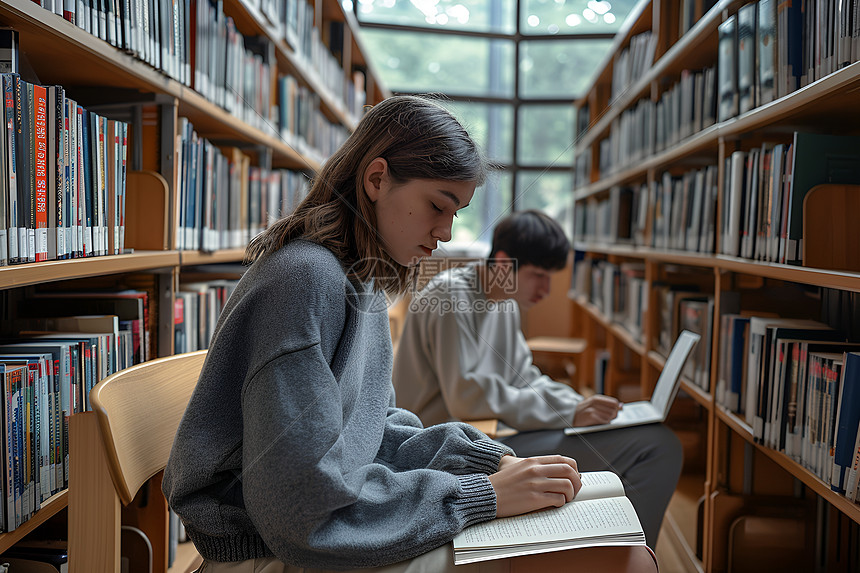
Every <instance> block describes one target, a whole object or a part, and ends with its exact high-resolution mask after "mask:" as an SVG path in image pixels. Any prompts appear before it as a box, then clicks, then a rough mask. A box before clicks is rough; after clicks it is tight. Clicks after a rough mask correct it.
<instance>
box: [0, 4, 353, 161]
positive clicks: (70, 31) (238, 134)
mask: <svg viewBox="0 0 860 573" xmlns="http://www.w3.org/2000/svg"><path fill="white" fill-rule="evenodd" d="M236 3H237V4H238V3H239V0H236ZM0 19H2V20H3V21H4V22H5V23H6V24H8V25H11V26H12V27H14V28H16V29H17V30H18V31H19V34H20V39H21V44H22V45H25V46H27V50H26V54H27V58H28V59H29V61H30V63H31V65H32V66H33V68H35V69H37V70H38V71H39V75H40V79H41V80H42V81H43V82H49V83H57V84H61V85H63V86H66V87H73V86H87V87H88V88H89V87H94V86H103V87H110V88H117V87H119V88H126V89H133V90H140V91H141V92H149V93H157V94H164V95H167V96H170V97H174V98H176V99H177V100H178V103H179V112H180V115H184V116H186V117H188V118H189V119H190V120H191V121H192V123H194V125H195V127H196V128H197V129H199V130H201V132H202V133H205V134H206V135H207V137H209V138H210V139H213V140H226V141H238V142H242V143H250V144H252V145H258V146H262V147H267V148H270V149H272V151H273V152H274V158H273V159H274V160H275V162H276V164H277V165H278V166H283V167H287V168H292V169H314V170H315V169H318V168H319V165H318V163H317V161H316V160H314V159H312V158H308V157H305V156H304V155H303V154H301V153H299V152H298V151H296V150H295V149H293V148H292V147H291V146H290V145H288V144H287V142H285V141H283V140H281V139H280V138H279V137H274V136H272V135H270V134H268V133H264V132H263V131H261V130H259V129H257V128H256V127H253V126H251V125H247V124H245V123H244V122H243V121H242V120H240V119H239V118H237V117H236V116H234V115H232V114H230V113H229V112H227V111H226V110H224V109H222V108H220V107H219V106H217V105H215V104H213V103H211V102H209V101H208V100H207V99H206V98H205V97H203V96H202V95H200V94H199V93H197V92H196V91H194V90H193V89H191V88H190V87H188V86H185V85H183V84H181V83H179V82H177V81H175V80H173V79H170V78H168V77H167V76H165V75H163V74H162V73H161V72H159V71H157V70H155V69H153V68H152V67H150V66H149V65H148V64H145V63H144V62H142V61H139V60H138V59H136V58H135V57H133V56H131V55H130V54H126V53H124V52H121V51H120V50H117V49H116V48H114V47H113V46H111V45H110V44H108V43H107V42H105V41H104V40H101V39H99V38H96V37H94V36H92V35H91V34H89V33H87V32H85V31H84V30H82V29H80V28H78V27H77V26H75V25H73V24H70V23H69V22H67V21H66V20H64V19H63V18H60V17H59V16H57V15H56V14H53V13H51V12H48V11H47V10H45V9H44V8H41V7H40V6H39V5H38V4H34V3H33V2H27V1H26V0H23V1H22V0H2V1H0ZM311 87H312V89H323V88H322V86H319V85H315V86H311ZM328 99H329V100H330V99H331V98H330V97H329V98H328ZM342 118H343V119H344V120H345V121H346V122H347V123H346V125H347V126H352V125H353V122H352V121H351V120H348V119H347V118H346V117H345V116H342Z"/></svg>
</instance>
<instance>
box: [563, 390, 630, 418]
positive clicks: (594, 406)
mask: <svg viewBox="0 0 860 573" xmlns="http://www.w3.org/2000/svg"><path fill="white" fill-rule="evenodd" d="M621 406H622V403H621V402H619V401H618V400H616V399H615V398H613V397H611V396H604V395H603V394H595V395H594V396H589V397H588V398H586V399H585V400H583V401H582V402H580V403H579V405H578V406H577V407H576V414H574V415H573V425H574V426H594V425H595V424H608V423H609V422H611V421H612V420H614V419H615V416H617V415H618V410H620V409H621Z"/></svg>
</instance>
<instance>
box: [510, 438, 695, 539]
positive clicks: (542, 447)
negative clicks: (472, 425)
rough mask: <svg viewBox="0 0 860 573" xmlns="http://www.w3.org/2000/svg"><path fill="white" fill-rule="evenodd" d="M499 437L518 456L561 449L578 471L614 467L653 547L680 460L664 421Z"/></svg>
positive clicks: (612, 468) (678, 451)
mask: <svg viewBox="0 0 860 573" xmlns="http://www.w3.org/2000/svg"><path fill="white" fill-rule="evenodd" d="M499 441H500V442H502V443H503V444H505V445H507V446H509V447H511V448H513V450H514V451H515V452H516V454H517V456H520V457H530V456H541V455H549V454H561V455H564V456H568V457H571V458H573V459H575V460H576V463H577V466H578V467H579V470H580V471H600V470H611V471H613V472H615V473H616V474H618V475H619V476H621V481H622V483H623V484H624V492H625V493H626V494H627V497H629V498H630V501H631V502H633V507H635V508H636V513H637V514H638V515H639V521H640V522H641V523H642V529H644V531H645V538H646V539H647V541H648V546H649V547H656V546H657V535H658V534H659V532H660V525H661V524H662V523H663V514H664V513H665V512H666V506H667V505H669V500H670V499H671V497H672V493H673V492H674V491H675V487H676V486H677V484H678V477H679V476H680V474H681V463H682V461H683V452H682V450H681V442H680V441H679V440H678V437H677V436H675V434H674V433H673V432H672V430H670V429H669V428H667V427H666V426H664V425H663V424H647V425H643V426H634V427H631V428H619V429H617V430H605V431H601V432H594V433H591V434H581V435H577V436H567V435H565V434H564V431H562V430H536V431H533V432H520V433H519V434H516V435H514V436H509V437H506V438H500V439H499Z"/></svg>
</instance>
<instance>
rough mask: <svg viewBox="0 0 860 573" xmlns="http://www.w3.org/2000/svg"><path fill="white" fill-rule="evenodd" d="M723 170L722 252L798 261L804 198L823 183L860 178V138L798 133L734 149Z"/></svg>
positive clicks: (797, 262)
mask: <svg viewBox="0 0 860 573" xmlns="http://www.w3.org/2000/svg"><path fill="white" fill-rule="evenodd" d="M724 173H725V176H724V179H723V181H724V184H725V185H724V189H723V200H722V222H723V224H722V229H721V247H720V250H721V252H722V253H724V254H727V255H733V256H740V257H744V258H748V259H755V260H763V261H772V262H778V263H787V264H794V265H798V264H801V263H802V255H803V204H804V198H805V197H806V196H807V194H808V193H809V191H810V190H811V189H812V188H813V187H814V186H815V185H817V184H819V183H855V184H857V183H860V137H854V136H835V135H819V134H811V133H801V132H795V133H794V137H793V141H792V142H791V143H768V142H766V143H763V144H762V146H761V147H756V148H753V149H751V150H749V151H735V152H733V153H732V154H731V156H730V157H727V158H726V160H725V165H724Z"/></svg>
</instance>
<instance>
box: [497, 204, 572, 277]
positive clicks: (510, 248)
mask: <svg viewBox="0 0 860 573" xmlns="http://www.w3.org/2000/svg"><path fill="white" fill-rule="evenodd" d="M499 251H504V252H505V254H507V255H508V256H509V257H510V258H511V259H513V260H514V268H519V265H532V266H535V267H540V268H542V269H545V270H550V271H557V270H560V269H563V268H564V266H565V265H566V264H567V255H568V252H569V251H570V242H569V241H568V240H567V236H566V235H565V234H564V229H562V228H561V225H559V224H558V223H557V222H556V221H555V220H554V219H553V218H552V217H550V216H549V215H546V214H545V213H542V212H540V211H536V210H528V211H518V212H516V213H514V214H513V215H511V216H510V217H507V218H505V219H503V220H502V221H501V222H500V223H499V224H498V225H496V228H495V229H494V230H493V248H492V250H491V251H490V257H489V258H490V261H491V262H492V259H494V258H495V257H496V256H498V253H499Z"/></svg>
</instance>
